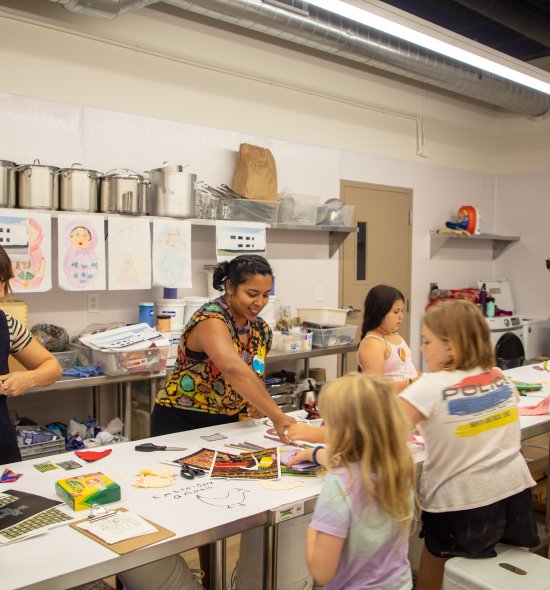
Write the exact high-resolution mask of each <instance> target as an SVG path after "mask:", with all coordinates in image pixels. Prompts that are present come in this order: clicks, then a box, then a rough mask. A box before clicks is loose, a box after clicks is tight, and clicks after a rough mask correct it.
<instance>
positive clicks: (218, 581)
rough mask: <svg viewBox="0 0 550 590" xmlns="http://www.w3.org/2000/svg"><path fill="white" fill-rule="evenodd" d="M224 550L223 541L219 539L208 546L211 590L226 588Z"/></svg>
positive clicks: (224, 541)
mask: <svg viewBox="0 0 550 590" xmlns="http://www.w3.org/2000/svg"><path fill="white" fill-rule="evenodd" d="M226 549H227V543H226V540H225V539H219V540H218V541H216V542H215V543H212V544H211V545H210V570H211V571H210V580H211V582H210V589H211V590H225V588H226V574H225V572H226Z"/></svg>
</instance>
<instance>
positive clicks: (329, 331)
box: [310, 325, 357, 348]
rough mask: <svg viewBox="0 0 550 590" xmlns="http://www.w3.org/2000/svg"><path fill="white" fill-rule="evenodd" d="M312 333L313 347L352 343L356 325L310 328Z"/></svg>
mask: <svg viewBox="0 0 550 590" xmlns="http://www.w3.org/2000/svg"><path fill="white" fill-rule="evenodd" d="M310 329H311V332H312V334H313V348H330V347H331V346H345V345H346V344H353V343H354V341H355V333H356V332H357V326H352V325H348V326H330V327H329V326H326V327H321V328H310Z"/></svg>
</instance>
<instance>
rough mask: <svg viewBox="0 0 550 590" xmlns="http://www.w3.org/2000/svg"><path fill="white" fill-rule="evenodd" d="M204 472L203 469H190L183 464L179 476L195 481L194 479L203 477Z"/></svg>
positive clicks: (189, 466)
mask: <svg viewBox="0 0 550 590" xmlns="http://www.w3.org/2000/svg"><path fill="white" fill-rule="evenodd" d="M205 474H206V471H205V470H204V469H198V468H197V467H191V465H187V464H186V463H183V464H182V466H181V476H182V477H184V478H185V479H195V477H201V476H202V475H205Z"/></svg>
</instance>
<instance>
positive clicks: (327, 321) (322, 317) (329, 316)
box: [296, 307, 348, 326]
mask: <svg viewBox="0 0 550 590" xmlns="http://www.w3.org/2000/svg"><path fill="white" fill-rule="evenodd" d="M296 311H297V313H298V317H299V318H300V320H301V321H302V322H311V323H312V324H320V325H321V326H342V325H343V324H345V323H346V316H347V314H348V312H347V310H345V309H338V308H333V307H299V308H298V309H297V310H296Z"/></svg>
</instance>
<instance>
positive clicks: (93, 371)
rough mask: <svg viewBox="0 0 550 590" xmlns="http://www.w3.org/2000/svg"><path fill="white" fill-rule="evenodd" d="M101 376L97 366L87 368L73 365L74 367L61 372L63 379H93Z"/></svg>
mask: <svg viewBox="0 0 550 590" xmlns="http://www.w3.org/2000/svg"><path fill="white" fill-rule="evenodd" d="M102 374H103V373H102V371H101V368H100V367H98V366H97V365H90V366H89V367H81V366H79V365H75V366H74V367H71V368H70V369H66V370H65V371H63V375H64V376H65V377H95V376H96V375H102Z"/></svg>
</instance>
